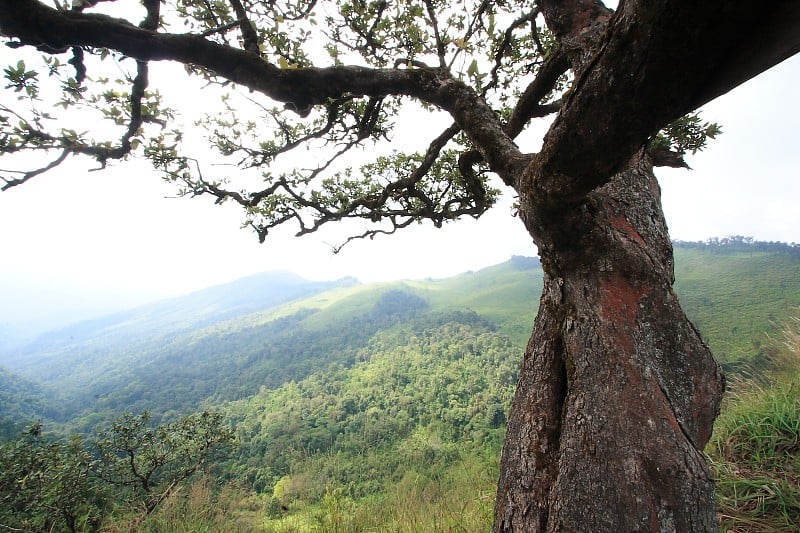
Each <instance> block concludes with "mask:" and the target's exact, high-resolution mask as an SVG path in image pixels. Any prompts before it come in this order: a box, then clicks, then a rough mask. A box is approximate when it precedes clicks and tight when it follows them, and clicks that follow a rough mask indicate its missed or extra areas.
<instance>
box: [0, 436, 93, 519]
mask: <svg viewBox="0 0 800 533" xmlns="http://www.w3.org/2000/svg"><path fill="white" fill-rule="evenodd" d="M91 465H92V458H91V455H90V454H89V453H88V452H87V451H86V450H85V449H84V447H83V445H82V443H81V441H80V439H78V438H77V437H74V438H72V439H70V440H69V442H67V443H63V442H53V441H50V440H48V439H47V438H45V437H44V436H43V435H42V427H41V426H40V425H38V424H36V425H33V426H31V427H30V428H28V429H27V430H26V431H25V432H24V433H23V434H22V435H21V436H20V437H19V438H17V439H16V440H12V441H9V442H7V443H4V444H2V445H0V530H3V531H6V530H7V531H73V532H74V531H93V530H95V529H96V528H97V526H98V525H99V523H100V514H101V508H100V507H101V503H102V502H101V500H102V497H101V495H100V494H99V489H98V486H97V483H96V480H95V479H94V478H93V477H92V475H91Z"/></svg>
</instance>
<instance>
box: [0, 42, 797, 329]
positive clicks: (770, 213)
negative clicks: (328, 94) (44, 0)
mask: <svg viewBox="0 0 800 533" xmlns="http://www.w3.org/2000/svg"><path fill="white" fill-rule="evenodd" d="M7 53H8V52H4V51H0V63H3V64H6V63H7V62H8V61H7V60H6V58H3V57H2V56H1V55H2V54H7ZM798 86H800V57H795V58H793V59H791V60H789V61H786V62H784V63H783V64H782V65H779V66H778V67H776V68H774V69H772V70H771V71H769V72H767V73H764V74H762V75H761V76H760V77H758V78H756V79H755V80H751V81H750V82H748V83H747V84H745V85H744V86H742V87H739V88H737V89H736V90H734V91H732V92H731V93H729V94H728V95H725V96H723V97H721V98H719V99H718V100H716V101H714V102H712V103H710V104H709V105H707V106H706V107H705V110H704V113H703V117H704V118H705V119H706V120H714V121H717V122H719V123H720V124H722V128H723V134H722V135H721V136H720V137H719V138H718V139H717V140H715V141H712V144H711V146H709V147H708V148H707V149H706V151H705V152H702V153H698V154H696V155H695V156H690V157H689V164H690V165H691V166H692V167H693V169H694V170H693V171H686V170H672V169H659V170H658V171H657V174H658V176H659V179H660V181H661V184H662V189H663V202H664V209H665V212H666V215H667V221H668V224H669V226H670V231H671V235H672V237H673V238H674V239H683V240H704V239H706V238H708V237H712V236H725V235H735V234H738V235H746V236H753V237H755V238H757V239H760V240H779V241H785V242H793V241H800V208H799V207H798V200H800V146H799V144H800V102H798V99H797V96H796V94H797V87H798ZM436 133H438V131H437V132H434V131H431V132H427V133H426V135H425V138H428V137H432V135H433V134H436ZM522 148H523V150H527V151H534V150H535V149H536V147H535V146H530V147H527V146H524V145H523V146H522ZM94 166H96V165H94ZM92 167H93V163H92V162H91V161H89V160H73V161H72V162H71V163H70V164H69V165H64V166H62V167H61V168H59V169H58V170H57V171H55V172H51V173H50V174H47V175H43V176H39V177H37V178H35V179H34V180H32V181H31V182H29V183H27V184H25V185H23V186H20V187H15V188H13V189H11V190H9V191H6V192H4V193H0V300H3V301H4V302H3V303H4V304H5V305H3V304H2V303H0V308H6V309H8V308H9V307H15V308H16V309H17V311H16V315H15V316H14V315H9V313H8V312H7V311H6V314H5V316H3V311H2V309H0V322H4V321H5V322H13V321H15V320H23V319H25V317H29V316H30V315H32V314H36V313H38V314H39V315H41V314H42V313H43V312H44V311H43V306H46V305H49V303H48V302H50V301H54V300H55V299H57V298H56V297H58V298H61V300H62V301H63V300H64V297H66V298H67V299H68V300H70V299H71V300H72V304H71V305H73V306H74V308H75V309H76V310H77V309H81V310H88V309H90V308H92V309H95V308H96V309H97V310H100V309H103V310H105V309H107V308H110V306H116V305H129V304H134V303H141V302H143V301H146V300H150V299H153V298H155V297H161V296H167V295H175V294H182V293H185V292H189V291H191V290H195V289H199V288H203V287H206V286H209V285H213V284H217V283H222V282H225V281H229V280H233V279H236V278H238V277H242V276H245V275H248V274H252V273H256V272H263V271H268V270H274V269H286V270H291V271H294V272H297V273H298V274H300V275H303V276H305V277H308V278H311V279H336V278H339V277H342V276H345V275H352V276H355V277H357V278H359V279H360V280H362V281H365V282H366V281H378V280H391V279H400V278H422V277H444V276H449V275H453V274H456V273H459V272H463V271H466V270H475V269H479V268H482V267H484V266H488V265H491V264H495V263H498V262H502V261H504V260H506V259H508V258H509V257H510V256H511V255H514V254H517V255H534V254H535V248H534V247H533V245H532V243H531V240H530V238H529V237H528V235H527V234H526V232H525V231H524V229H523V227H522V224H521V222H520V221H519V220H518V219H515V218H513V217H512V216H511V215H510V207H509V203H510V198H507V199H506V202H505V203H504V204H503V205H500V206H498V207H496V208H495V209H494V210H493V211H491V212H490V213H488V214H487V215H485V216H484V217H483V218H482V219H481V220H479V221H474V220H471V219H469V220H466V219H465V220H463V221H460V222H456V223H452V224H450V225H448V226H445V228H444V229H441V230H436V229H434V228H432V227H431V226H430V225H424V226H419V227H415V228H413V229H409V230H405V231H403V232H400V233H398V234H396V235H394V236H390V237H378V238H376V239H375V240H373V241H368V240H367V241H357V242H354V243H351V244H350V245H348V246H347V247H345V249H344V250H343V251H342V252H341V253H340V254H338V255H333V254H332V253H331V248H330V246H329V245H328V244H326V241H327V242H330V243H338V242H340V241H341V237H339V238H336V236H334V235H330V234H326V235H320V236H317V235H311V236H307V237H303V238H300V239H296V238H294V237H291V236H290V235H291V232H286V233H285V234H283V235H275V236H274V237H271V238H270V239H268V241H267V243H266V244H264V245H260V244H259V243H258V240H257V238H256V237H255V235H254V234H252V233H251V232H250V231H248V230H241V229H239V227H240V223H241V221H242V218H243V217H242V214H241V213H240V212H239V211H238V210H237V209H236V208H235V207H234V206H227V205H226V206H215V205H213V203H212V202H211V200H210V199H206V198H195V199H188V198H169V197H170V196H172V195H173V194H174V190H173V189H172V187H171V186H169V185H167V184H165V183H163V182H162V181H161V179H160V178H159V177H158V175H156V174H155V173H154V172H153V171H152V170H150V168H149V167H148V166H147V164H146V163H143V162H134V163H131V164H127V165H117V166H114V167H113V168H110V169H108V170H105V171H101V172H87V169H89V168H92ZM48 295H49V296H48ZM48 298H50V300H48ZM9 304H12V305H11V306H9ZM62 305H66V304H63V302H62ZM67 308H69V305H67ZM61 311H62V312H63V309H62V310H61ZM53 312H54V313H55V310H54V311H53ZM76 312H77V311H76Z"/></svg>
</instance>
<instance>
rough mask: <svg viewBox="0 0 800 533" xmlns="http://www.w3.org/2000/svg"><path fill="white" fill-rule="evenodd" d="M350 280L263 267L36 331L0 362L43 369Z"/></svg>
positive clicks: (0, 355) (33, 370)
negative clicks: (330, 279) (312, 278)
mask: <svg viewBox="0 0 800 533" xmlns="http://www.w3.org/2000/svg"><path fill="white" fill-rule="evenodd" d="M355 283H357V281H356V280H354V279H352V278H350V279H343V280H339V281H335V282H312V281H308V280H305V279H303V278H301V277H299V276H297V275H295V274H292V273H289V272H267V273H263V274H256V275H253V276H249V277H246V278H242V279H239V280H236V281H233V282H231V283H226V284H223V285H217V286H214V287H210V288H207V289H203V290H201V291H197V292H193V293H191V294H188V295H186V296H180V297H176V298H171V299H168V300H162V301H159V302H156V303H152V304H148V305H144V306H141V307H137V308H135V309H132V310H128V311H123V312H119V313H114V314H111V315H107V316H103V317H101V318H97V319H93V320H86V321H81V322H78V323H76V324H73V325H70V326H67V327H64V328H61V329H58V330H55V331H51V332H48V333H45V334H43V335H40V336H39V337H38V338H36V339H35V340H34V341H32V342H30V343H29V344H27V345H26V346H23V347H18V348H17V349H14V350H5V351H3V352H0V364H4V365H6V366H8V367H10V368H14V369H18V370H22V369H30V370H27V372H29V373H34V374H36V373H37V372H40V371H46V367H47V366H48V365H49V364H50V362H52V361H54V360H62V359H63V357H64V356H65V354H68V353H78V354H79V356H80V353H81V352H84V351H86V349H87V348H88V349H90V350H94V349H95V347H97V346H100V347H102V348H103V349H105V348H107V347H108V346H116V345H122V344H127V345H129V346H137V345H139V344H141V343H142V342H144V343H148V342H151V341H153V340H156V339H159V340H163V339H164V337H165V336H167V337H168V336H174V335H176V334H177V333H179V332H185V331H191V330H195V329H198V328H202V327H205V326H208V325H211V324H215V323H218V322H221V321H224V320H230V319H233V318H236V317H239V316H243V315H247V314H250V313H252V312H255V311H263V310H266V309H270V308H272V307H275V306H278V305H281V304H284V303H286V302H289V301H291V300H294V299H297V298H300V297H304V296H309V295H311V294H315V293H317V292H320V291H324V290H328V289H330V288H332V287H336V286H348V285H352V284H355Z"/></svg>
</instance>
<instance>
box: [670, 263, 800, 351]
mask: <svg viewBox="0 0 800 533" xmlns="http://www.w3.org/2000/svg"><path fill="white" fill-rule="evenodd" d="M675 265H676V267H675V271H676V272H675V277H676V280H677V281H676V290H677V293H678V295H679V297H680V300H681V304H682V305H683V307H684V309H685V310H686V313H687V315H689V318H691V319H692V321H693V322H694V323H695V325H696V326H697V328H698V329H699V330H700V332H701V333H702V335H703V338H704V339H706V341H707V342H708V343H709V346H710V347H711V350H712V352H713V353H714V355H715V356H716V357H717V358H718V359H719V360H721V361H735V360H739V359H749V358H752V357H753V356H754V355H756V354H758V353H759V352H760V351H761V347H762V346H763V345H764V343H765V341H766V340H767V337H766V335H767V334H768V335H775V334H776V333H777V332H778V329H779V324H780V323H782V322H785V321H786V320H787V319H788V318H789V317H790V316H791V315H792V314H793V309H794V308H796V307H798V306H800V260H798V259H797V258H796V257H792V256H790V255H786V254H767V253H759V252H754V253H748V252H730V253H728V252H719V253H714V252H713V251H712V250H711V249H708V250H687V249H681V248H676V250H675Z"/></svg>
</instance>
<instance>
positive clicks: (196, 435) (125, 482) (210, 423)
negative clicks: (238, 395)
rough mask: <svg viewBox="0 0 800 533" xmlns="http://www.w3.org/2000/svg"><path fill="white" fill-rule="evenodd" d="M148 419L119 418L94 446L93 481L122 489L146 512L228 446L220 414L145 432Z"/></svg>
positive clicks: (227, 432)
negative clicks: (95, 450)
mask: <svg viewBox="0 0 800 533" xmlns="http://www.w3.org/2000/svg"><path fill="white" fill-rule="evenodd" d="M149 422H150V414H149V413H148V412H146V411H145V412H144V413H142V414H140V415H131V414H124V415H122V416H120V417H119V418H118V419H117V420H116V421H114V422H113V423H112V424H111V426H110V427H109V428H108V429H106V430H103V431H102V432H101V433H100V434H99V435H98V438H97V440H96V441H95V446H96V448H97V452H98V457H99V460H98V467H97V473H98V476H99V477H100V478H101V479H103V480H105V481H107V482H108V483H111V484H112V485H116V486H119V487H121V488H123V489H124V490H125V491H126V492H129V493H130V494H131V497H132V498H133V500H134V501H138V502H140V504H141V506H142V508H143V509H144V511H145V514H149V513H151V512H152V511H153V510H154V509H155V508H156V506H158V504H159V503H161V502H162V501H163V500H164V499H165V498H166V497H167V496H169V495H170V493H172V491H173V490H174V489H175V486H176V485H178V484H179V483H181V482H183V481H184V480H185V479H187V478H189V477H190V476H191V475H192V474H194V473H195V472H197V471H198V470H199V469H200V468H201V467H202V466H203V465H204V464H205V463H206V462H207V461H209V460H210V459H211V458H212V454H213V453H215V452H217V451H218V450H219V449H220V448H223V447H224V446H226V445H229V444H230V443H231V442H232V441H233V433H232V431H231V430H230V429H229V428H228V427H227V426H225V425H224V424H223V421H222V415H221V414H219V413H211V412H208V411H204V412H202V413H198V414H194V415H189V416H186V417H183V418H182V419H180V420H179V421H177V422H173V423H168V424H161V425H159V426H156V427H154V428H153V427H150V426H149Z"/></svg>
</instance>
